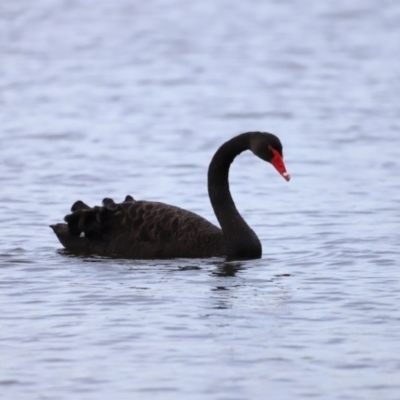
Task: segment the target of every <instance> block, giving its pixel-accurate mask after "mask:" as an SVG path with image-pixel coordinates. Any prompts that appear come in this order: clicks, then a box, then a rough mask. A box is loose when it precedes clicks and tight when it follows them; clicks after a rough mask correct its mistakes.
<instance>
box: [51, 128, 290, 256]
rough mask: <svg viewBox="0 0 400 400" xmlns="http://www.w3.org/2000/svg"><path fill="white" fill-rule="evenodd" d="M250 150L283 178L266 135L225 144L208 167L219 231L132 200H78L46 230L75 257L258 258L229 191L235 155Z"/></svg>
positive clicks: (187, 214)
mask: <svg viewBox="0 0 400 400" xmlns="http://www.w3.org/2000/svg"><path fill="white" fill-rule="evenodd" d="M245 150H251V151H252V152H253V153H254V154H255V155H256V156H258V157H259V158H261V159H262V160H264V161H267V162H269V163H271V164H272V165H273V166H274V167H275V168H276V170H277V171H278V172H279V173H280V174H281V175H282V176H283V177H284V178H285V179H286V181H289V180H290V175H289V174H288V173H287V172H286V167H285V164H284V162H283V154H282V144H281V142H280V140H279V139H278V137H276V136H275V135H273V134H271V133H265V132H247V133H242V134H240V135H238V136H235V137H233V138H232V139H230V140H228V141H227V142H225V143H224V144H223V145H222V146H221V147H220V148H219V149H218V150H217V152H216V153H215V155H214V157H213V158H212V160H211V163H210V166H209V168H208V194H209V197H210V201H211V204H212V207H213V209H214V212H215V215H216V217H217V219H218V221H219V223H220V225H221V228H219V227H217V226H215V225H214V224H212V223H210V222H208V221H207V220H206V219H204V218H203V217H201V216H199V215H197V214H195V213H193V212H191V211H187V210H184V209H182V208H179V207H175V206H171V205H168V204H164V203H160V202H153V201H144V200H139V201H136V200H134V199H133V198H132V197H131V196H126V198H125V200H124V201H123V202H122V203H119V204H117V203H115V202H114V201H113V200H112V199H110V198H105V199H104V200H103V202H102V204H103V205H102V206H95V207H89V206H88V205H86V204H85V203H83V202H82V201H80V200H79V201H77V202H75V203H74V204H73V205H72V208H71V211H72V213H71V214H68V215H66V216H65V218H64V220H65V222H66V223H58V224H55V225H50V227H51V228H52V229H53V231H54V233H55V234H56V235H57V238H58V239H59V241H60V242H61V244H62V245H63V246H64V247H65V248H66V249H67V250H68V251H69V252H71V253H73V254H76V255H84V256H85V255H94V254H96V255H102V256H110V257H119V258H130V259H161V258H178V257H183V258H199V257H215V256H226V257H227V258H228V259H230V260H239V259H256V258H261V256H262V246H261V242H260V240H259V239H258V237H257V235H256V234H255V233H254V231H253V230H252V229H251V228H250V227H249V225H248V224H247V223H246V222H245V220H244V219H243V218H242V216H241V215H240V214H239V212H238V210H237V208H236V206H235V203H234V202H233V199H232V196H231V193H230V190H229V182H228V175H229V168H230V165H231V163H232V162H233V160H234V159H235V157H236V156H237V155H239V154H240V153H242V152H243V151H245Z"/></svg>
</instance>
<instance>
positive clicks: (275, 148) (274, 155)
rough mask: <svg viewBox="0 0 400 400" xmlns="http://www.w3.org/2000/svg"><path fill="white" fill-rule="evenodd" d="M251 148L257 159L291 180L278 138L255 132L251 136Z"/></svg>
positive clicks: (287, 179) (270, 134) (269, 134)
mask: <svg viewBox="0 0 400 400" xmlns="http://www.w3.org/2000/svg"><path fill="white" fill-rule="evenodd" d="M249 147H250V150H251V151H252V152H253V153H254V154H255V155H256V156H257V157H259V158H261V159H262V160H264V161H267V162H269V163H270V164H272V165H273V166H274V167H275V169H276V170H277V171H278V172H279V173H280V174H281V175H282V176H283V177H284V178H285V179H286V181H289V180H290V175H289V174H288V173H287V171H286V167H285V163H284V162H283V151H282V143H281V141H280V140H279V138H278V137H276V136H275V135H273V134H272V133H264V132H254V133H253V134H251V135H250V146H249Z"/></svg>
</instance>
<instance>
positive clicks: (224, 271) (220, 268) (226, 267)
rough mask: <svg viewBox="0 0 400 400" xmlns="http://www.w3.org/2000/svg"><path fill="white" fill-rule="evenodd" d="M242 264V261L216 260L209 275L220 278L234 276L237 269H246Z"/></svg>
mask: <svg viewBox="0 0 400 400" xmlns="http://www.w3.org/2000/svg"><path fill="white" fill-rule="evenodd" d="M243 264H244V262H229V261H220V262H217V263H215V265H216V269H215V270H214V271H212V272H211V275H212V276H219V277H222V278H227V277H234V276H235V275H236V273H237V272H238V271H240V270H244V269H246V268H244V267H243Z"/></svg>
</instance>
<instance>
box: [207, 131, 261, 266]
mask: <svg viewBox="0 0 400 400" xmlns="http://www.w3.org/2000/svg"><path fill="white" fill-rule="evenodd" d="M250 140H251V137H250V134H242V135H239V136H236V137H234V138H233V139H231V140H229V141H227V142H225V143H224V144H223V145H222V146H221V147H220V148H219V149H218V150H217V152H216V153H215V155H214V157H213V158H212V160H211V163H210V166H209V169H208V194H209V196H210V201H211V205H212V207H213V209H214V212H215V215H216V217H217V219H218V222H219V223H220V225H221V229H222V232H223V234H224V237H225V242H226V245H227V256H228V258H231V259H251V258H260V257H261V253H262V248H261V243H260V240H259V239H258V237H257V235H256V234H255V233H254V231H253V230H252V229H251V228H250V227H249V225H248V224H247V223H246V221H245V220H244V219H243V217H242V216H241V215H240V213H239V211H238V210H237V208H236V205H235V203H234V201H233V199H232V195H231V192H230V189H229V168H230V166H231V164H232V162H233V160H234V159H235V157H236V156H237V155H239V154H240V153H242V152H243V151H245V150H248V149H249V148H250Z"/></svg>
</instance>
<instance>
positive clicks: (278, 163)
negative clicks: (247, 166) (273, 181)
mask: <svg viewBox="0 0 400 400" xmlns="http://www.w3.org/2000/svg"><path fill="white" fill-rule="evenodd" d="M269 149H270V150H271V151H272V154H273V155H274V157H273V158H272V160H271V164H272V165H273V166H274V167H275V168H276V170H277V171H278V172H279V173H280V174H281V175H282V176H283V177H284V178H285V179H286V180H287V181H288V182H289V181H290V175H289V174H288V173H287V172H286V167H285V163H284V162H283V158H282V156H281V155H280V154H279V151H277V150H275V149H274V148H273V147H272V146H269Z"/></svg>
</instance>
